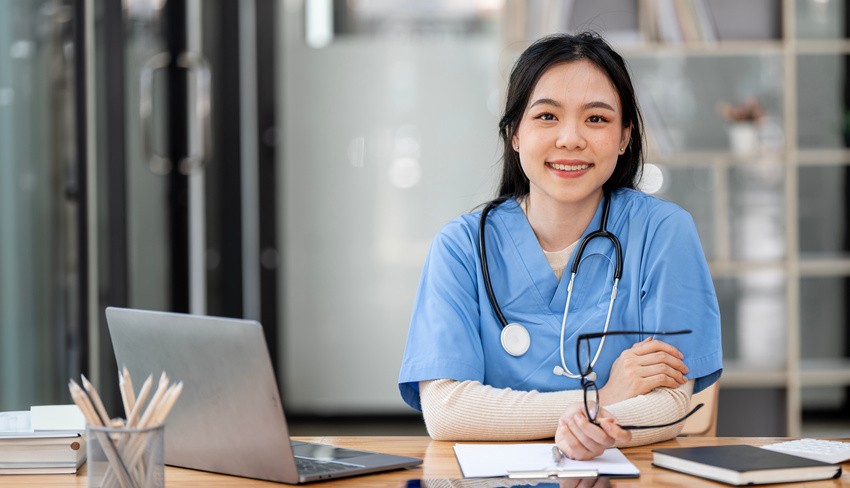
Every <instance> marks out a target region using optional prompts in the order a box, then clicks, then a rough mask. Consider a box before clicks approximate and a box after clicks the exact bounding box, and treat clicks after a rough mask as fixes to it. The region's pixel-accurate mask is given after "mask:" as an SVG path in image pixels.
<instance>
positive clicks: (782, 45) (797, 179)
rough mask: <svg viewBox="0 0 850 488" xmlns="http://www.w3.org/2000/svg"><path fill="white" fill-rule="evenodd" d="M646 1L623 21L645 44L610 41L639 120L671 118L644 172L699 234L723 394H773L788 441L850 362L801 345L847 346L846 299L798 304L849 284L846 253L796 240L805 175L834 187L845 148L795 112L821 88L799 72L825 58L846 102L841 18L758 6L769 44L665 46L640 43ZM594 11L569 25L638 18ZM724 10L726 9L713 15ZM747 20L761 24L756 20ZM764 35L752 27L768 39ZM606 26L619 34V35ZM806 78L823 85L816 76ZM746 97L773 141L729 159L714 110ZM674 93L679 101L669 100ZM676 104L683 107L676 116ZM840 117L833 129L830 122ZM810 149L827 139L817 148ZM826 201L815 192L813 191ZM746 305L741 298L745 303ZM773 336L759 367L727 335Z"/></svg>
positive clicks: (622, 5)
mask: <svg viewBox="0 0 850 488" xmlns="http://www.w3.org/2000/svg"><path fill="white" fill-rule="evenodd" d="M655 1H656V0H641V1H640V2H639V3H638V6H637V9H636V11H635V12H631V13H632V14H633V15H635V16H636V18H635V19H634V20H635V22H634V24H635V25H636V29H638V35H637V36H632V37H636V38H639V39H643V41H641V42H638V43H631V44H628V43H627V44H623V45H617V49H618V51H620V52H621V53H622V54H623V56H624V57H625V58H626V59H627V61H628V62H629V64H630V68H631V70H632V73H633V75H634V77H635V82H636V84H637V85H638V90H639V92H641V93H639V97H640V101H641V103H642V105H643V106H644V111H645V112H646V111H647V108H649V109H652V110H658V111H659V112H661V115H662V116H663V117H662V118H664V119H668V120H665V122H666V123H665V124H664V125H663V126H662V127H661V129H662V130H668V129H669V128H670V127H671V126H672V127H674V128H675V130H677V131H680V133H679V134H678V135H679V137H678V141H675V142H676V143H675V145H674V147H673V148H672V149H671V148H666V150H665V151H660V152H654V153H653V152H651V153H650V154H648V158H647V162H648V163H651V164H654V165H656V166H658V167H659V168H661V169H662V173H663V174H664V175H665V179H666V180H669V183H668V185H667V186H666V187H662V189H661V190H660V191H659V192H658V195H659V196H661V197H662V198H666V199H669V200H672V201H675V202H677V203H679V204H680V205H682V206H683V207H685V208H686V209H688V210H689V211H691V213H692V215H694V219H695V221H696V222H697V227H698V228H699V230H700V237H701V238H702V240H703V246H704V247H705V249H706V255H707V257H708V260H709V266H710V269H711V272H712V276H713V277H714V278H715V284H716V286H717V289H718V297H719V299H720V301H721V316H722V318H723V333H724V353H725V355H726V358H725V359H724V362H725V371H724V374H723V378H722V383H721V385H722V388H723V389H738V390H739V391H744V390H750V389H753V390H758V389H773V390H781V391H783V392H784V393H783V395H784V400H785V402H784V403H785V405H784V412H785V422H784V424H785V432H779V433H774V434H775V435H789V436H799V435H801V433H802V431H803V426H802V411H803V407H804V403H803V399H804V392H805V391H806V390H807V389H810V388H821V389H826V390H829V391H828V393H829V392H831V393H832V394H838V395H841V394H842V390H843V389H844V388H845V387H848V386H850V359H848V358H847V357H845V356H846V355H847V352H848V351H847V350H846V349H845V350H844V351H840V354H836V353H835V351H833V352H832V353H830V352H829V351H827V353H826V354H827V356H825V357H822V356H821V355H820V351H817V350H816V348H813V347H811V344H809V343H811V342H812V341H813V340H814V339H813V338H814V337H816V336H817V335H818V334H821V335H823V334H826V335H827V336H828V337H830V338H831V339H832V341H833V343H834V342H835V341H837V340H838V339H839V338H841V340H844V341H846V340H847V339H845V337H846V335H847V334H850V331H848V325H847V316H848V315H847V311H846V310H845V307H846V306H848V305H846V304H845V301H846V300H844V297H845V295H843V294H842V293H844V292H843V291H839V292H831V293H832V294H830V293H825V294H822V296H823V300H825V302H824V303H825V305H824V307H823V308H818V307H817V305H809V304H808V302H807V301H806V299H805V298H804V295H806V296H809V295H812V294H815V295H817V294H816V290H815V289H814V288H811V289H810V288H809V287H811V286H813V285H812V284H813V283H819V282H821V281H824V280H828V281H829V282H830V284H831V285H830V286H826V287H825V289H827V290H835V289H841V290H843V289H844V288H845V287H846V285H845V284H844V280H850V251H848V250H846V249H842V247H843V246H844V245H846V244H839V245H838V246H836V247H835V248H833V249H826V250H824V249H820V250H818V249H815V250H811V249H807V244H806V243H807V242H808V240H809V239H810V237H809V236H808V235H801V233H805V232H806V229H808V228H809V227H811V226H808V227H807V225H808V224H807V221H806V219H807V218H808V217H807V215H808V213H809V211H810V209H809V208H807V207H806V201H807V200H806V198H807V197H806V195H807V194H808V193H812V189H811V188H810V187H809V186H810V185H809V184H808V183H806V182H807V181H808V179H811V178H814V177H817V176H818V172H824V171H827V173H823V175H824V176H823V178H825V179H826V180H827V181H830V182H831V183H834V181H831V180H832V178H829V177H830V176H832V177H833V178H834V177H835V175H834V173H843V171H842V170H847V168H850V150H847V149H845V148H844V145H843V141H842V137H841V136H842V134H841V133H840V130H841V129H840V126H839V125H838V124H837V123H838V122H841V121H840V120H838V121H832V120H830V121H829V123H830V124H831V123H833V122H834V123H835V124H834V125H830V124H826V123H824V120H818V117H821V118H823V119H829V118H830V115H832V114H830V113H822V112H815V113H814V114H810V113H808V112H807V111H806V109H808V105H803V106H802V107H801V101H803V100H801V99H803V98H806V103H808V100H809V99H808V97H809V95H810V93H809V92H810V91H811V90H817V89H818V87H810V86H809V84H810V82H811V81H812V80H813V78H812V76H813V75H812V74H811V73H810V72H809V71H808V68H807V67H808V66H809V63H811V62H817V61H822V60H828V59H827V58H830V57H834V58H836V59H832V61H835V63H836V66H838V67H839V69H836V70H835V74H836V75H838V76H834V78H833V79H832V80H831V81H830V83H833V84H832V85H831V89H833V90H835V91H834V92H830V93H824V94H823V96H825V97H827V98H828V99H829V100H833V98H832V97H834V98H835V99H837V102H838V103H839V104H840V107H843V106H844V104H845V103H847V102H845V101H844V100H842V99H841V96H840V94H841V93H843V85H842V83H850V82H848V81H845V80H844V79H843V78H842V77H841V76H840V75H841V74H843V70H842V69H841V65H842V64H843V63H844V62H845V61H844V57H845V56H848V55H850V40H848V39H847V38H846V36H847V34H846V28H845V26H844V25H843V23H844V22H845V20H844V19H845V16H844V12H843V9H844V8H847V7H845V6H844V2H840V1H837V0H828V1H818V2H810V1H809V0H774V1H770V0H762V1H761V2H756V3H758V4H759V5H761V6H762V7H761V8H764V9H775V10H771V11H767V12H765V15H764V16H763V18H774V19H781V23H780V26H779V29H778V33H777V35H778V37H776V38H768V39H736V38H734V37H732V38H723V37H720V38H718V39H716V40H714V41H708V42H693V41H688V42H682V43H674V44H670V43H665V42H659V41H657V40H655V39H648V33H651V32H657V29H653V28H652V26H651V25H647V18H651V16H649V17H648V15H647V10H646V9H647V8H648V7H649V4H648V2H655ZM661 1H666V0H661ZM675 1H678V0H671V2H670V4H673V2H675ZM684 1H692V0H684ZM601 3H602V4H603V5H599V6H597V7H596V10H595V11H594V12H592V15H588V16H587V18H586V19H582V18H573V19H571V27H573V28H575V29H584V28H588V27H591V28H594V29H596V30H599V31H600V32H602V33H603V34H605V33H606V26H607V25H606V15H609V14H610V15H611V18H614V14H616V15H617V16H618V20H617V22H620V23H622V17H623V15H624V14H623V12H624V11H625V10H628V9H635V7H634V6H627V5H626V3H631V2H616V1H611V0H609V1H605V2H601ZM703 4H711V8H712V9H714V11H713V15H714V22H715V23H717V24H720V23H723V22H724V21H726V20H728V19H726V18H724V16H725V15H730V14H732V15H734V13H735V10H734V9H735V8H737V7H738V3H737V2H714V1H710V2H703ZM815 4H817V5H815ZM815 7H816V8H820V9H825V10H824V11H823V12H821V13H823V14H824V15H825V17H823V19H825V24H830V25H829V26H825V27H824V29H817V27H818V26H816V25H814V24H812V23H809V24H806V26H805V27H806V29H807V30H808V31H809V32H816V33H817V35H818V36H819V37H824V38H812V37H813V36H811V35H804V34H801V32H802V30H803V29H801V28H800V21H801V17H805V15H806V12H807V11H808V10H807V9H809V8H815ZM721 8H726V9H728V10H727V11H726V12H723V11H718V10H717V9H721ZM750 8H752V4H750ZM697 10H698V9H697ZM575 12H576V11H574V13H575ZM680 20H681V19H680ZM739 20H740V19H732V21H734V22H738V21H739ZM668 21H669V17H668ZM748 21H752V22H758V21H759V19H757V18H752V19H748ZM761 27H762V29H761V30H762V31H764V30H770V29H765V26H761ZM617 29H618V30H622V29H623V26H622V25H619V26H617ZM830 29H832V30H833V32H830ZM744 37H746V36H744ZM615 44H616V43H615ZM816 57H819V58H818V59H816ZM801 64H802V65H803V66H802V67H801ZM750 65H752V66H750ZM724 68H725V69H724ZM665 71H666V72H670V73H671V76H670V77H669V78H667V79H663V80H661V79H659V77H660V75H659V74H658V73H659V72H665ZM765 72H767V73H768V74H767V75H766V74H765ZM730 73H732V74H730ZM771 75H773V76H771ZM829 75H830V74H829V73H827V74H826V75H825V76H829ZM736 76H737V77H736ZM767 77H769V78H770V79H766V78H767ZM817 81H818V82H819V83H821V84H823V83H825V82H824V81H823V80H822V79H818V80H817ZM682 85H686V86H682ZM647 86H648V89H647ZM641 87H643V88H644V89H643V90H641ZM724 89H728V93H727V95H726V96H727V98H726V100H722V99H714V100H713V99H712V97H717V96H718V94H719V93H722V90H724ZM748 90H749V91H750V94H752V95H754V96H756V97H758V98H760V99H761V98H765V99H766V100H765V111H766V112H767V114H768V115H770V116H772V118H773V120H774V121H775V122H776V123H777V124H778V127H781V132H782V134H783V135H784V139H783V140H782V141H781V142H780V143H779V145H778V146H777V147H774V148H772V149H762V150H757V151H754V152H752V153H744V154H742V153H740V152H737V153H736V152H733V151H731V150H730V149H729V148H730V146H729V144H728V140H724V138H723V137H722V134H721V132H722V130H723V128H724V125H725V121H724V120H723V118H722V116H721V115H720V114H719V112H718V111H717V110H712V108H713V107H712V106H713V105H714V104H716V103H717V102H720V101H733V100H736V99H740V98H741V95H742V94H745V92H747V91H748ZM659 94H660V96H657V95H659ZM682 94H686V95H688V96H689V97H681V98H677V96H678V95H682ZM647 95H648V96H647ZM647 98H649V99H647ZM648 104H649V106H648ZM677 104H679V105H681V104H691V105H692V106H690V107H686V108H681V107H678V106H676V105H677ZM653 105H654V106H653ZM801 108H802V110H801ZM677 110H678V112H677ZM841 110H843V111H846V109H844V108H842V109H841ZM671 115H672V116H671ZM838 115H839V119H840V115H841V114H840V113H839V114H838ZM646 118H647V119H649V118H650V117H646ZM669 120H672V122H669ZM812 124H816V125H818V126H819V131H817V132H815V131H812V130H809V132H808V134H809V135H806V134H803V129H809V127H811V126H812ZM648 125H650V124H648ZM690 125H698V126H699V127H700V128H699V129H696V130H699V131H700V132H699V133H696V134H695V133H694V131H693V130H691V131H690V132H688V128H687V127H688V126H690ZM682 127H684V128H682ZM653 129H656V130H658V129H659V127H651V126H650V127H649V128H648V130H649V131H652V130H653ZM830 131H831V132H830ZM811 134H815V135H816V136H817V137H816V138H817V139H818V141H815V142H814V143H812V142H811V141H804V140H803V139H804V138H805V137H809V138H812V137H811ZM673 139H674V140H675V139H676V138H675V137H674V138H673ZM821 139H822V140H824V141H827V142H826V143H822V142H821V141H820V140H821ZM847 181H850V177H848V180H847ZM833 190H834V191H835V196H837V198H836V199H835V200H834V202H833V205H834V206H835V207H834V208H830V209H828V210H829V211H828V212H827V213H826V215H817V217H818V219H819V220H817V222H818V225H816V226H815V227H817V228H820V227H821V226H823V225H824V224H822V223H821V222H825V223H826V224H825V225H826V226H829V225H833V226H836V227H837V228H838V230H837V231H836V233H834V235H833V236H838V235H839V234H840V233H841V232H842V231H843V230H844V229H843V221H842V220H841V219H842V218H843V213H844V212H845V208H844V207H845V203H844V195H845V192H846V190H845V189H844V187H843V186H841V185H838V186H837V187H835V188H833ZM829 191H830V190H829V189H824V192H827V193H828V192H829ZM807 192H808V193H807ZM757 200H758V201H757ZM755 210H757V211H758V212H755ZM818 210H820V209H818ZM747 212H750V214H747ZM815 213H817V212H815ZM754 226H761V227H764V228H767V229H769V230H770V232H774V233H775V234H774V235H773V236H771V235H770V232H767V235H766V236H765V235H762V236H761V237H764V238H765V239H767V241H769V243H770V244H772V245H771V246H768V247H770V248H769V249H768V248H767V247H763V243H760V242H758V240H757V238H759V237H760V236H759V234H758V232H756V233H754V234H751V233H750V232H749V231H748V229H751V228H753V227H754ZM754 239H756V240H754ZM767 241H766V242H767ZM835 241H840V239H835ZM848 242H850V241H848ZM809 247H811V246H809ZM815 247H822V246H815ZM827 247H828V246H827ZM777 277H778V278H777ZM777 279H778V281H777ZM835 282H838V285H835ZM848 282H850V281H848ZM748 287H749V288H748ZM748 290H749V291H748ZM830 299H831V301H830ZM747 300H752V302H751V303H749V304H747V303H745V302H746V301H747ZM746 307H750V312H748V313H743V312H742V309H743V308H746ZM812 307H814V309H813V308H812ZM760 308H761V309H762V310H764V311H766V312H767V313H766V314H765V316H762V317H760V316H759V314H758V310H759V309H760ZM771 314H772V315H773V316H774V318H778V319H779V320H777V323H775V324H771V323H769V322H770V320H772V319H770V318H768V317H769V316H770V315H771ZM759 318H760V319H761V320H759ZM782 321H784V325H783V324H782V323H781V322H782ZM759 322H761V323H759ZM813 322H814V323H815V324H814V325H813ZM779 327H782V328H784V333H783V334H782V335H781V337H777V338H775V339H777V340H778V341H780V342H784V345H782V346H779V348H780V351H776V350H774V351H772V352H773V353H774V355H781V352H782V351H783V350H784V356H785V357H784V360H782V361H779V362H776V363H771V362H770V361H769V360H768V361H765V358H766V356H765V355H764V351H762V353H761V354H762V356H759V357H756V358H755V359H748V358H747V357H746V356H747V354H745V353H744V352H743V349H742V348H743V345H744V341H743V340H742V339H739V338H738V336H741V337H742V338H748V339H749V342H753V339H754V337H760V334H763V333H760V332H757V333H755V334H754V335H753V334H748V332H749V331H750V330H751V329H755V328H763V329H764V331H765V333H768V335H769V334H770V332H771V330H772V331H774V332H775V331H776V329H777V328H779ZM771 328H772V329H771ZM820 340H822V339H820ZM827 340H829V339H827ZM815 344H816V343H815ZM844 347H846V346H844ZM813 349H815V350H814V351H813ZM768 352H770V351H768ZM845 402H846V400H845ZM845 405H846V403H845ZM781 410H782V408H780V411H781Z"/></svg>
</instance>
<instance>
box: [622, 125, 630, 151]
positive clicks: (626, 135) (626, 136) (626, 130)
mask: <svg viewBox="0 0 850 488" xmlns="http://www.w3.org/2000/svg"><path fill="white" fill-rule="evenodd" d="M631 135H632V125H631V124H629V125H627V126H625V127H623V132H622V134H620V154H624V153H625V152H626V149H627V148H628V147H629V140H630V139H631Z"/></svg>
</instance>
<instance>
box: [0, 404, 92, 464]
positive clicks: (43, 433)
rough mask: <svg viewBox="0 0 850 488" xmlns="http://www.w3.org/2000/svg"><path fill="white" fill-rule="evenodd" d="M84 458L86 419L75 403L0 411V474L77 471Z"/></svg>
mask: <svg viewBox="0 0 850 488" xmlns="http://www.w3.org/2000/svg"><path fill="white" fill-rule="evenodd" d="M85 461H86V436H85V420H83V419H82V415H81V414H80V413H79V409H77V406H76V405H54V406H46V407H32V408H31V409H30V411H16V412H0V475H3V474H58V473H76V472H77V469H79V467H80V466H81V465H82V464H83V463H84V462H85Z"/></svg>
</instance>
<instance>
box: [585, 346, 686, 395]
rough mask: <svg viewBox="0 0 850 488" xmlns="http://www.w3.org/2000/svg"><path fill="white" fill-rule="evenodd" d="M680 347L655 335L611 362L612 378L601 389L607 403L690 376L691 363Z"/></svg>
mask: <svg viewBox="0 0 850 488" xmlns="http://www.w3.org/2000/svg"><path fill="white" fill-rule="evenodd" d="M683 357H684V356H683V355H682V353H681V352H679V350H678V349H676V348H675V347H673V346H671V345H670V344H667V343H666V342H662V341H659V340H656V339H652V338H646V339H644V340H643V341H641V342H638V343H637V344H635V345H634V346H632V347H631V348H629V349H626V350H625V351H623V352H622V353H621V354H620V357H618V358H617V360H616V361H614V364H613V365H612V366H611V374H610V375H609V376H608V382H607V383H605V386H604V387H602V388H600V389H599V398H601V399H603V400H604V402H605V404H606V405H610V404H612V403H617V402H620V401H622V400H627V399H629V398H634V397H636V396H638V395H643V394H645V393H649V392H650V391H652V390H654V389H656V388H658V387H667V388H678V387H679V385H682V384H684V383H686V382H687V381H688V380H687V378H685V375H686V374H688V367H687V366H685V363H684V362H682V358H683Z"/></svg>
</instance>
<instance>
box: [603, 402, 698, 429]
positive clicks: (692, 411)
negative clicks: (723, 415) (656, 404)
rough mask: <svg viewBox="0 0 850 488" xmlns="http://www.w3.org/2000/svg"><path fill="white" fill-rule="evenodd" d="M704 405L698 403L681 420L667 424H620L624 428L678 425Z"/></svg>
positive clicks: (657, 427)
mask: <svg viewBox="0 0 850 488" xmlns="http://www.w3.org/2000/svg"><path fill="white" fill-rule="evenodd" d="M704 405H705V404H704V403H698V404H697V405H696V406H695V407H694V408H693V410H691V411H690V412H688V414H687V415H685V416H684V417H682V418H680V419H679V420H675V421H673V422H669V423H666V424H660V425H620V426H619V427H620V428H621V429H623V430H640V429H660V428H663V427H670V426H671V425H676V424H678V423H679V422H684V421H685V420H686V419H687V418H688V417H690V416H691V415H693V414H695V413H696V411H697V410H699V409H701V408H702V407H703V406H704Z"/></svg>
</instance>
